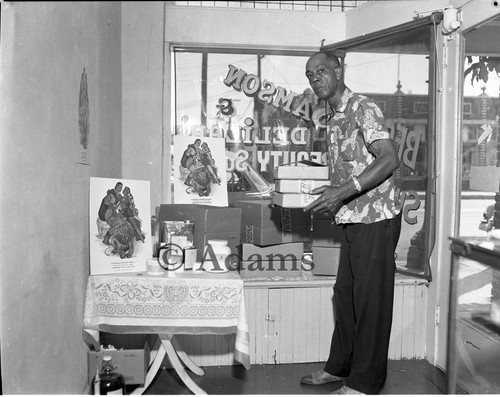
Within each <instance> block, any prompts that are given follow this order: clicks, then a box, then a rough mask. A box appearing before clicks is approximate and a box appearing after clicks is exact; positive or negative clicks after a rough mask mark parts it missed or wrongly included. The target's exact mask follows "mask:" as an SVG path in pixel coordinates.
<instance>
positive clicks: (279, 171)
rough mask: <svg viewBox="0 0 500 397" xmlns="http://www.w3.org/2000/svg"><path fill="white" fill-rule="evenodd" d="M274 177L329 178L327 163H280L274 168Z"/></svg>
mask: <svg viewBox="0 0 500 397" xmlns="http://www.w3.org/2000/svg"><path fill="white" fill-rule="evenodd" d="M273 171H274V179H328V178H329V175H328V167H327V166H326V165H319V164H318V165H317V166H309V165H301V164H298V165H280V166H278V167H275V168H274V170H273Z"/></svg>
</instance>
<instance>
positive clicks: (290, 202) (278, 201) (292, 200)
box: [273, 192, 319, 208]
mask: <svg viewBox="0 0 500 397" xmlns="http://www.w3.org/2000/svg"><path fill="white" fill-rule="evenodd" d="M318 197H319V195H313V194H307V193H279V192H274V194H273V204H275V205H279V206H280V207H284V208H305V207H307V206H308V205H309V204H311V203H312V202H313V201H316V200H317V199H318Z"/></svg>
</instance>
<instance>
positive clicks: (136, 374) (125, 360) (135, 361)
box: [87, 334, 150, 385]
mask: <svg viewBox="0 0 500 397" xmlns="http://www.w3.org/2000/svg"><path fill="white" fill-rule="evenodd" d="M105 335H107V338H106V341H105V342H104V346H105V347H106V346H107V345H108V344H109V345H112V346H114V347H115V348H116V349H117V350H100V351H97V352H96V351H89V352H88V354H87V360H88V382H89V384H91V383H92V379H93V378H94V376H95V374H96V369H100V367H101V363H102V358H103V357H104V356H106V355H108V356H111V358H112V361H113V365H114V366H115V367H116V371H117V372H119V373H120V374H122V375H123V377H124V378H125V384H127V385H143V384H144V381H145V379H146V374H147V372H148V367H149V358H150V341H149V336H144V335H129V334H127V335H119V336H118V335H114V334H105Z"/></svg>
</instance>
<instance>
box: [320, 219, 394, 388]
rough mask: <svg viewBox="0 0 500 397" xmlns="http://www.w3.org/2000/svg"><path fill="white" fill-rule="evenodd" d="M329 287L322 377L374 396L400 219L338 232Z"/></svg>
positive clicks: (383, 359)
mask: <svg viewBox="0 0 500 397" xmlns="http://www.w3.org/2000/svg"><path fill="white" fill-rule="evenodd" d="M342 229H343V232H344V235H345V242H344V243H343V244H342V248H341V254H340V263H339V269H338V273H337V280H336V283H335V287H334V300H335V330H334V333H333V337H332V343H331V347H330V356H329V358H328V361H327V363H326V366H325V371H326V372H328V373H329V374H332V375H337V376H342V377H347V380H346V385H347V386H349V387H351V388H352V389H355V390H358V391H360V392H363V393H367V394H376V393H378V392H379V391H380V389H381V388H382V387H383V385H384V383H385V380H386V377H387V356H388V349H389V338H390V335H391V325H392V309H393V299H394V275H395V269H396V266H395V250H396V246H397V243H398V240H399V235H400V232H401V213H400V214H399V215H398V216H397V217H396V218H394V219H389V220H384V221H380V222H376V223H371V224H361V223H356V224H354V223H351V224H347V225H344V226H343V227H342Z"/></svg>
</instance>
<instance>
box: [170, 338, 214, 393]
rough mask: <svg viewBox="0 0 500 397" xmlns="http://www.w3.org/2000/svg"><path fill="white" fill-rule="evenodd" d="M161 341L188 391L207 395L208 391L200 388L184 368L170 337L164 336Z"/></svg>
mask: <svg viewBox="0 0 500 397" xmlns="http://www.w3.org/2000/svg"><path fill="white" fill-rule="evenodd" d="M161 340H162V344H163V346H165V349H166V351H167V356H168V359H169V360H170V362H171V363H172V366H173V367H174V369H175V370H176V371H177V374H178V375H179V378H181V380H182V381H183V382H184V384H185V385H186V386H187V387H188V389H189V390H191V391H192V392H193V393H194V394H207V392H206V391H204V390H203V389H202V388H201V387H200V386H198V385H197V384H196V383H194V381H193V379H191V378H190V377H189V375H188V373H187V372H186V370H185V369H184V366H183V365H182V363H181V361H180V360H179V357H178V356H177V353H176V352H175V349H174V346H173V345H172V342H171V341H170V338H169V337H168V336H164V337H162V338H161Z"/></svg>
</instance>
